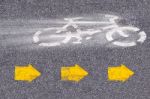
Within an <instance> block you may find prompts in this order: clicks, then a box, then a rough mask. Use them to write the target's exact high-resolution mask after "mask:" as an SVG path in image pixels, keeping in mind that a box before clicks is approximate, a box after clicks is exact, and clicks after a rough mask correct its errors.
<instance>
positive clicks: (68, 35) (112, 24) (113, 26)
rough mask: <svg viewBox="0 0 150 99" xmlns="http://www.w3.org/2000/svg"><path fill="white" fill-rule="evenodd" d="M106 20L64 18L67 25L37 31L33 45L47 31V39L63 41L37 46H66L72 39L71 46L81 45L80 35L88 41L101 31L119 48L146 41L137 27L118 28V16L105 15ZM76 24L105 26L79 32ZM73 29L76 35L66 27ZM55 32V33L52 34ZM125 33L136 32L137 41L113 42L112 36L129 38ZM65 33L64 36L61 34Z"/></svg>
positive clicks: (143, 34) (143, 33)
mask: <svg viewBox="0 0 150 99" xmlns="http://www.w3.org/2000/svg"><path fill="white" fill-rule="evenodd" d="M105 17H106V18H109V20H108V21H102V22H101V21H78V20H80V19H83V17H75V18H64V20H66V21H68V23H67V24H66V25H64V26H62V27H52V28H46V29H44V30H43V31H37V32H36V33H35V34H34V36H33V41H34V43H38V42H39V41H40V39H39V36H40V35H41V34H43V33H44V32H47V31H49V32H50V35H49V36H48V37H49V38H57V39H60V38H64V39H63V40H60V41H57V42H50V43H40V44H39V46H47V47H51V46H60V45H61V44H67V43H69V41H70V40H71V39H72V38H76V41H73V42H72V43H73V44H81V43H82V40H83V37H82V35H87V36H88V37H86V38H84V39H85V40H90V39H91V38H92V35H94V34H99V33H102V32H103V31H107V32H106V39H107V41H109V42H112V44H114V45H117V46H121V47H130V46H135V45H136V43H137V42H140V43H143V42H144V41H145V40H146V33H145V32H144V31H142V32H139V31H140V29H139V28H137V27H132V26H125V27H120V26H119V25H118V24H117V23H116V20H118V19H119V17H118V16H114V15H105ZM78 24H85V25H86V24H93V25H94V24H101V25H106V26H104V27H99V29H86V30H84V31H82V30H80V28H79V26H78ZM70 26H71V27H73V28H74V29H75V30H76V33H72V32H71V31H68V27H70ZM52 31H53V32H55V33H52ZM125 31H131V33H133V32H137V35H139V39H138V40H137V41H124V42H123V41H114V40H115V39H114V38H113V35H115V34H116V35H119V36H122V37H125V38H127V37H129V36H130V35H129V34H130V33H126V32H125ZM62 32H63V33H65V34H62Z"/></svg>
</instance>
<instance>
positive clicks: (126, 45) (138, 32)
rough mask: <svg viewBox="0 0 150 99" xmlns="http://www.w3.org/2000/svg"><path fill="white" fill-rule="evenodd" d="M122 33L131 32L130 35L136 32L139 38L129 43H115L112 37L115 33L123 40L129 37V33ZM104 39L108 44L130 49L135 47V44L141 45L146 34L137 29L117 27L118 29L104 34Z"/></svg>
mask: <svg viewBox="0 0 150 99" xmlns="http://www.w3.org/2000/svg"><path fill="white" fill-rule="evenodd" d="M124 31H131V33H133V32H136V33H137V35H138V36H139V38H138V39H137V40H136V41H130V42H129V41H127V42H123V41H115V39H114V38H113V35H114V34H116V33H117V34H119V35H120V36H122V37H124V38H128V37H129V36H130V34H129V33H125V32H124ZM106 39H107V40H108V41H109V42H112V44H114V45H116V46H121V47H131V46H135V45H137V42H139V43H143V42H144V41H145V40H146V33H145V32H144V31H140V29H139V28H137V27H130V26H127V27H118V28H115V29H112V30H111V31H108V32H107V33H106Z"/></svg>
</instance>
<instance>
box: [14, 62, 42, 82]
mask: <svg viewBox="0 0 150 99" xmlns="http://www.w3.org/2000/svg"><path fill="white" fill-rule="evenodd" d="M40 75H41V73H40V72H39V71H37V70H36V69H35V68H34V67H33V66H32V65H31V64H29V65H27V66H15V78H14V79H15V80H21V81H28V82H32V80H34V79H36V78H37V77H39V76H40Z"/></svg>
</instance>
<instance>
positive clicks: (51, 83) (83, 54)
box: [0, 4, 150, 99]
mask: <svg viewBox="0 0 150 99" xmlns="http://www.w3.org/2000/svg"><path fill="white" fill-rule="evenodd" d="M133 6H135V5H134V4H133ZM126 9H127V8H126ZM145 9H147V12H148V11H149V9H148V8H143V9H138V10H139V13H138V11H137V10H135V14H132V13H130V14H129V13H127V14H126V13H124V15H126V16H128V15H129V16H130V15H133V16H136V18H135V20H134V22H133V24H134V25H135V26H139V27H140V29H142V30H144V31H145V32H146V34H147V39H146V41H145V42H144V43H143V44H138V45H137V46H134V47H128V48H120V47H111V46H105V44H106V45H107V43H105V44H104V45H96V44H95V45H94V44H93V45H90V46H88V44H87V45H74V46H73V45H69V46H63V47H49V48H47V47H38V45H37V44H34V43H33V41H32V36H33V34H34V33H35V32H36V31H37V30H40V29H43V28H47V27H51V26H53V24H51V23H50V21H49V20H37V19H34V20H33V19H30V20H27V19H14V20H11V19H10V20H8V19H3V20H0V41H1V42H0V99H150V95H149V94H150V65H149V64H150V34H149V33H150V27H149V25H150V21H149V20H150V15H149V13H146V11H145ZM126 11H128V10H126ZM136 11H137V12H136ZM114 12H115V10H114ZM129 12H130V9H129ZM131 12H132V11H131ZM121 13H122V12H119V13H118V15H119V14H121ZM133 13H134V11H133ZM140 14H141V16H139V15H140ZM127 18H129V20H130V18H131V17H127ZM131 19H132V18H131ZM131 23H132V22H131ZM27 64H32V65H33V66H34V67H35V68H36V69H37V70H39V71H40V72H41V76H40V77H38V78H37V79H35V80H34V81H32V82H30V83H29V82H24V81H15V80H14V69H15V66H16V65H21V66H22V65H27ZM74 64H79V65H80V66H81V67H82V68H84V69H85V70H86V71H88V73H89V74H88V76H86V77H85V78H84V79H82V80H81V81H80V82H79V83H75V82H70V81H61V78H60V69H61V67H62V66H72V65H74ZM120 64H125V65H126V66H127V67H128V68H130V69H131V70H133V71H134V72H135V74H134V75H133V76H132V77H131V78H129V79H128V80H127V81H126V82H123V83H122V82H118V81H108V77H107V69H108V66H118V65H120Z"/></svg>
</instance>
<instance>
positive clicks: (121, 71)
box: [108, 64, 134, 82]
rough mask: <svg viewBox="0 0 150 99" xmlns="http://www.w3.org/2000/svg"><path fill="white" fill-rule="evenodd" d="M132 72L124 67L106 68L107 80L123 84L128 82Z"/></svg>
mask: <svg viewBox="0 0 150 99" xmlns="http://www.w3.org/2000/svg"><path fill="white" fill-rule="evenodd" d="M133 74H134V72H133V71H132V70H130V69H128V68H127V67H126V66H125V65H123V64H121V66H117V67H108V80H111V81H121V82H124V81H126V80H128V79H129V78H130V77H131V76H132V75H133Z"/></svg>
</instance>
